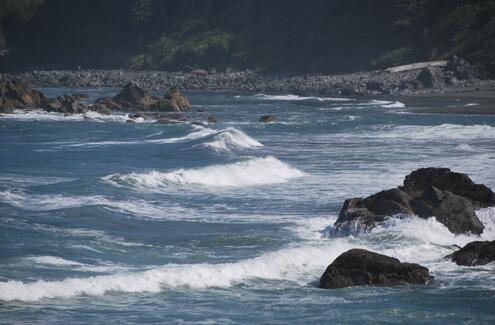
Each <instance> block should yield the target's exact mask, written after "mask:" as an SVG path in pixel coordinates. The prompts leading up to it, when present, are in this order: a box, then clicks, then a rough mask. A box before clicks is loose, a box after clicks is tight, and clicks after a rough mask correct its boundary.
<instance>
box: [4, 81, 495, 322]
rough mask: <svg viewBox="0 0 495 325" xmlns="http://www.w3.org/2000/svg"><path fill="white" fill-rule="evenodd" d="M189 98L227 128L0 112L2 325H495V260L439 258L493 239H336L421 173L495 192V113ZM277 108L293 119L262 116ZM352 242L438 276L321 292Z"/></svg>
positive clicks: (395, 230) (490, 221) (411, 224)
mask: <svg viewBox="0 0 495 325" xmlns="http://www.w3.org/2000/svg"><path fill="white" fill-rule="evenodd" d="M48 91H49V92H50V93H51V94H57V93H61V92H68V91H74V89H51V90H48ZM85 91H86V92H87V93H88V94H90V95H91V96H92V98H94V97H95V96H101V95H105V94H112V90H107V89H93V90H91V89H90V90H85ZM189 97H190V101H191V102H192V103H193V104H194V106H195V107H197V108H200V109H201V110H204V113H198V114H197V116H196V119H198V120H205V119H206V117H207V116H208V115H214V116H216V117H217V119H218V120H219V123H218V124H214V125H209V126H205V127H200V126H193V125H187V124H184V125H162V124H152V123H147V122H146V121H144V122H143V121H140V122H143V123H137V124H129V123H125V121H126V120H127V116H125V115H124V114H122V115H119V116H112V117H104V116H100V115H98V114H94V113H93V114H89V116H87V117H86V118H85V117H84V116H71V117H62V116H61V115H59V114H49V113H42V112H37V111H34V112H28V113H20V112H19V113H18V114H14V115H5V116H2V117H0V157H1V159H0V265H1V267H0V314H1V320H0V322H2V323H61V324H66V323H69V322H71V323H84V324H86V323H103V322H105V323H108V322H114V323H198V324H213V323H215V324H216V323H219V324H231V323H269V324H286V323H300V324H302V323H304V324H308V323H341V324H364V323H389V324H398V323H405V324H406V323H407V324H418V323H424V324H454V323H469V324H493V323H495V311H494V308H493V307H494V306H495V285H494V283H495V282H494V281H495V265H494V264H490V265H486V266H481V267H459V266H457V265H455V264H453V263H451V262H449V261H446V260H443V259H442V257H443V256H445V255H447V254H449V253H451V252H452V250H451V248H450V245H452V244H457V245H464V244H466V243H468V242H470V241H472V240H476V239H478V238H479V237H475V236H454V235H453V234H451V233H449V232H448V231H447V229H446V228H445V227H443V226H442V225H441V224H439V223H438V222H436V221H434V220H433V219H431V220H420V219H411V220H398V221H397V220H396V221H390V222H388V223H387V224H386V225H385V226H383V227H380V228H378V229H375V231H373V232H371V233H366V234H357V235H354V236H351V237H343V236H338V235H336V234H334V233H333V231H332V227H331V225H332V224H333V222H334V221H335V219H336V216H337V214H338V212H339V210H340V207H341V204H342V202H343V200H344V199H345V198H347V197H353V196H366V195H369V194H372V193H374V192H377V191H379V190H382V189H385V188H390V187H395V186H397V185H399V184H400V183H401V182H402V179H403V177H404V176H405V175H407V174H408V173H409V172H410V171H412V170H414V169H416V168H419V167H425V166H442V167H450V168H452V169H454V170H456V171H462V172H466V173H468V174H469V175H470V176H471V178H472V179H474V180H475V181H477V182H483V183H485V184H487V185H488V186H490V187H492V188H495V117H487V116H452V115H418V114H409V113H406V112H404V111H403V108H402V107H403V106H404V105H403V104H402V103H400V102H393V101H390V102H389V101H382V100H373V99H356V100H353V99H339V98H316V97H298V96H292V95H287V96H267V95H257V96H254V95H239V94H230V93H192V94H189ZM429 104H430V105H433V106H434V105H445V103H438V102H432V103H429ZM264 114H275V115H276V116H277V118H278V120H279V122H278V123H271V124H262V123H258V122H256V120H257V119H258V118H259V116H261V115H264ZM479 216H480V218H481V219H482V221H483V222H484V223H485V226H486V228H485V232H484V233H483V235H482V236H481V239H485V240H487V239H491V240H493V239H494V238H495V210H494V209H485V210H482V211H480V212H479ZM355 247H362V248H367V249H370V250H373V251H376V252H379V253H383V254H387V255H390V256H394V257H397V258H399V259H400V260H402V261H408V262H417V263H421V264H423V265H425V266H427V267H428V268H429V269H430V271H431V273H432V274H433V275H434V276H435V281H434V282H433V283H432V284H430V285H427V286H402V287H394V288H373V287H355V288H346V289H339V290H320V289H318V288H317V287H316V286H317V282H318V279H319V277H320V276H321V274H322V273H323V271H324V270H325V268H326V266H327V265H328V264H329V263H331V262H332V260H333V259H334V258H335V257H336V256H338V255H339V254H341V253H342V252H344V251H346V250H348V249H350V248H355Z"/></svg>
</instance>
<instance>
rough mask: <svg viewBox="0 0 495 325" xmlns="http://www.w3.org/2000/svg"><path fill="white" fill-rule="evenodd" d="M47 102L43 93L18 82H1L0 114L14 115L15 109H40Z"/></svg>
mask: <svg viewBox="0 0 495 325" xmlns="http://www.w3.org/2000/svg"><path fill="white" fill-rule="evenodd" d="M45 100H46V96H45V95H43V93H41V92H39V91H37V90H33V89H31V88H28V87H27V86H26V85H25V84H24V83H22V82H20V81H18V80H14V81H4V82H0V113H12V112H13V111H14V109H32V108H40V107H41V105H42V102H43V101H45Z"/></svg>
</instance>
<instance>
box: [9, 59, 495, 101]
mask: <svg viewBox="0 0 495 325" xmlns="http://www.w3.org/2000/svg"><path fill="white" fill-rule="evenodd" d="M448 62H449V63H448V64H447V65H446V66H445V67H437V66H433V67H427V68H422V69H413V70H407V71H398V72H391V71H393V70H390V69H388V70H378V71H370V72H357V73H349V74H340V75H297V76H292V75H266V74H261V73H258V72H255V71H251V70H245V71H226V72H221V73H217V72H209V71H206V70H203V69H197V70H193V71H191V72H165V71H139V72H136V71H122V70H80V71H56V70H54V71H31V72H19V73H3V74H0V81H11V80H20V81H21V82H23V83H25V84H26V85H27V86H29V87H32V88H40V87H115V88H121V87H123V86H125V85H126V84H127V83H129V82H131V81H134V82H136V83H138V84H139V85H140V86H141V87H143V88H145V89H152V90H159V89H169V88H171V87H179V88H180V89H184V90H207V91H229V90H230V91H240V92H256V93H263V92H267V93H291V94H297V95H311V96H359V95H364V96H366V95H413V94H442V93H444V92H445V91H447V90H448V91H459V92H462V91H464V90H466V89H495V80H480V79H476V78H475V77H474V76H473V74H472V73H471V70H470V65H469V63H468V62H466V61H465V60H463V59H461V58H457V57H453V58H452V59H451V60H450V61H448Z"/></svg>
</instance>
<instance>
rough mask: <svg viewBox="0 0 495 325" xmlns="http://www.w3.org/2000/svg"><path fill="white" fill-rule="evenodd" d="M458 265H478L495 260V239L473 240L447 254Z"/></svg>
mask: <svg viewBox="0 0 495 325" xmlns="http://www.w3.org/2000/svg"><path fill="white" fill-rule="evenodd" d="M446 258H449V259H451V260H452V261H453V262H455V263H456V264H457V265H463V266H476V265H485V264H488V263H491V262H494V261H495V240H493V241H473V242H470V243H469V244H467V245H466V246H464V247H463V248H461V249H459V250H458V251H457V252H455V253H453V254H451V255H449V256H446Z"/></svg>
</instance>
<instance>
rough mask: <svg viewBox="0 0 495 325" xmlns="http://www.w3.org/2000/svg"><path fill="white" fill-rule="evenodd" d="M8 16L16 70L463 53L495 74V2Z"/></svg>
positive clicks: (97, 9) (336, 64) (176, 6)
mask: <svg viewBox="0 0 495 325" xmlns="http://www.w3.org/2000/svg"><path fill="white" fill-rule="evenodd" d="M47 22H49V23H47ZM0 23H1V26H2V27H3V29H2V30H3V31H4V34H5V35H6V40H7V45H9V46H12V47H15V48H17V49H18V55H17V57H16V58H15V60H13V61H11V62H10V63H9V67H26V66H36V67H39V66H48V67H75V66H77V65H81V66H82V67H94V68H121V67H131V68H134V69H167V70H183V69H190V68H193V67H206V68H208V67H215V68H218V69H223V68H227V67H237V68H256V69H263V70H267V71H291V72H348V71H353V70H362V69H372V68H377V67H385V66H388V65H396V64H403V63H410V62H413V61H419V60H428V59H437V58H445V57H448V56H450V55H452V54H457V55H460V56H462V57H465V58H467V59H468V60H470V61H472V62H473V63H474V65H475V66H476V67H477V68H478V70H479V71H480V73H481V74H482V75H484V76H495V63H494V62H495V60H493V58H494V57H495V44H494V42H495V28H494V26H495V2H494V1H493V0H374V1H366V0H307V1H301V0H236V1H233V0H105V1H101V0H71V1H66V0H44V1H43V0H0ZM0 31H1V30H0ZM0 35H1V33H0ZM0 45H1V44H0ZM0 63H1V62H0ZM3 68H4V69H5V65H4V67H3Z"/></svg>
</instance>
